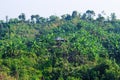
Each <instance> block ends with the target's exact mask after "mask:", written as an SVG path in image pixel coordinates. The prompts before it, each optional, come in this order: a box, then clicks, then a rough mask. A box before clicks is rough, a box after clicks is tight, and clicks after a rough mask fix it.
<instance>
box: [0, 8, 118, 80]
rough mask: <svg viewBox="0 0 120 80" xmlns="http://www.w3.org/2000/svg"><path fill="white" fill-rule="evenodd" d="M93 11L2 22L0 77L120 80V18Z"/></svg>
mask: <svg viewBox="0 0 120 80" xmlns="http://www.w3.org/2000/svg"><path fill="white" fill-rule="evenodd" d="M94 17H95V12H94V11H92V10H87V11H86V12H85V13H84V14H81V13H79V12H77V11H73V12H72V14H64V15H62V16H61V17H58V16H56V15H51V16H50V17H49V18H44V17H41V16H39V15H38V14H37V15H31V18H30V19H26V15H25V14H24V13H22V14H20V15H19V16H18V18H11V19H9V16H8V17H7V16H6V21H3V20H1V21H0V80H120V20H119V19H116V15H115V13H111V15H110V16H109V15H108V17H107V18H105V17H104V14H102V13H101V14H99V15H98V16H97V18H94Z"/></svg>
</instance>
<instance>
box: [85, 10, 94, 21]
mask: <svg viewBox="0 0 120 80" xmlns="http://www.w3.org/2000/svg"><path fill="white" fill-rule="evenodd" d="M94 16H95V12H94V11H93V10H87V11H86V17H87V19H88V20H92V19H93V17H94Z"/></svg>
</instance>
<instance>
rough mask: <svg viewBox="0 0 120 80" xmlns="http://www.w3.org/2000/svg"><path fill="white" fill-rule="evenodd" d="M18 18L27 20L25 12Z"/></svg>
mask: <svg viewBox="0 0 120 80" xmlns="http://www.w3.org/2000/svg"><path fill="white" fill-rule="evenodd" d="M18 18H19V19H20V20H21V21H25V19H26V16H25V14H24V13H21V14H20V15H19V16H18Z"/></svg>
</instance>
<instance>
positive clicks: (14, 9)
mask: <svg viewBox="0 0 120 80" xmlns="http://www.w3.org/2000/svg"><path fill="white" fill-rule="evenodd" d="M88 9H89V10H94V11H95V12H96V13H100V12H101V11H103V10H104V11H105V12H106V13H107V15H109V14H110V13H112V12H115V13H116V15H117V16H118V17H119V18H120V16H119V15H120V0H0V19H5V16H6V15H8V16H9V17H12V18H14V17H17V16H18V15H19V14H20V13H25V14H26V16H27V17H28V18H29V17H30V15H31V14H39V15H40V16H43V17H48V16H50V15H58V16H60V15H62V14H66V13H69V14H71V13H72V11H73V10H77V11H78V12H85V11H86V10H88Z"/></svg>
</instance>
